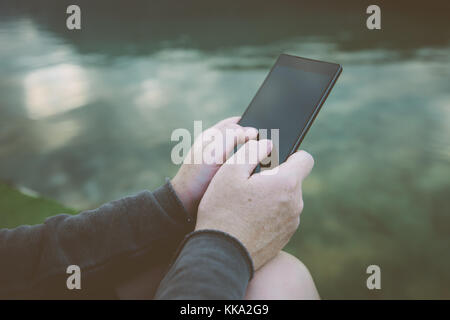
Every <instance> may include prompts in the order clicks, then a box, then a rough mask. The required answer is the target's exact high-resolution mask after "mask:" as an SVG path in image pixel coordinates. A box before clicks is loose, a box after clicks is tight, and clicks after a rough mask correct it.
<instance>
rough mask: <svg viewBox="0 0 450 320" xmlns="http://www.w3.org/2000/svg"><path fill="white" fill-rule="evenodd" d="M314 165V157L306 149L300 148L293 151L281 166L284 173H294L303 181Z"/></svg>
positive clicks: (280, 168)
mask: <svg viewBox="0 0 450 320" xmlns="http://www.w3.org/2000/svg"><path fill="white" fill-rule="evenodd" d="M313 167H314V158H313V157H312V156H311V155H310V154H309V153H308V152H306V151H303V150H300V151H297V152H295V153H293V154H292V155H291V156H290V157H289V158H288V159H287V160H286V161H285V162H284V163H282V164H281V165H280V167H279V170H280V172H281V173H282V174H286V175H294V176H297V177H299V178H300V181H303V179H305V178H306V177H307V176H308V175H309V173H310V172H311V170H312V168H313Z"/></svg>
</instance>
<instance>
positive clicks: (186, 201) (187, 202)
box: [171, 176, 197, 216]
mask: <svg viewBox="0 0 450 320" xmlns="http://www.w3.org/2000/svg"><path fill="white" fill-rule="evenodd" d="M171 183H172V187H173V189H174V191H175V193H176V195H177V197H178V198H179V199H180V201H181V203H182V204H183V206H184V208H185V209H186V211H187V212H188V213H189V214H190V215H191V216H193V215H194V214H195V212H196V208H197V204H196V200H195V199H194V197H193V195H192V192H191V191H190V189H189V187H188V186H187V185H186V184H185V183H183V181H181V179H179V178H178V176H175V177H174V178H173V179H172V181H171Z"/></svg>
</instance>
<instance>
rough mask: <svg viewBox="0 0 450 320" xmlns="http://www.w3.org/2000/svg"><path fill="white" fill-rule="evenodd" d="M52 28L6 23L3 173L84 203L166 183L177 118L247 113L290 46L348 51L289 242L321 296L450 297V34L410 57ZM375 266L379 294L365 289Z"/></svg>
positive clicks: (327, 45) (313, 146)
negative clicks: (133, 50) (131, 50)
mask: <svg viewBox="0 0 450 320" xmlns="http://www.w3.org/2000/svg"><path fill="white" fill-rule="evenodd" d="M42 25H46V23H42V24H40V23H36V22H34V20H30V19H27V18H21V19H15V20H13V21H5V22H2V23H0V43H2V44H5V43H8V44H11V45H9V46H3V45H2V46H1V47H0V69H1V71H2V73H1V77H0V97H1V102H0V103H1V105H0V145H1V148H0V163H1V166H0V178H1V179H6V180H10V181H13V182H15V183H17V184H18V185H24V186H27V187H29V188H32V189H35V190H37V191H39V192H40V193H42V194H44V195H45V196H48V197H51V198H54V199H57V200H59V201H61V202H63V203H65V204H67V205H69V206H73V207H75V208H80V209H81V208H88V207H94V206H96V205H98V204H101V203H103V202H105V201H109V200H111V199H114V198H118V197H122V196H123V195H126V194H130V193H134V192H136V191H139V190H141V189H151V188H154V187H156V186H157V185H159V184H160V183H161V182H162V181H163V178H164V177H165V176H172V175H173V174H174V173H175V172H176V167H175V166H174V165H172V164H171V163H170V161H169V159H170V158H169V157H170V150H171V147H172V146H173V144H172V143H171V142H170V135H171V132H172V130H173V129H175V128H179V127H184V128H188V129H189V130H191V131H192V130H193V121H194V120H203V121H204V126H208V125H211V124H213V123H214V122H216V121H217V120H219V119H222V118H224V117H227V116H231V115H240V114H242V112H243V110H244V109H245V107H246V106H247V105H248V103H249V102H250V100H251V98H252V97H253V95H254V94H255V92H256V90H257V88H258V87H259V85H260V84H261V82H262V81H263V79H264V77H265V76H266V74H267V72H268V69H269V68H270V66H271V65H272V64H273V62H274V59H275V57H276V55H277V54H278V53H280V52H286V53H290V54H294V55H301V56H306V57H314V58H317V59H324V60H330V61H338V62H339V63H342V64H343V66H344V72H343V74H342V76H341V78H340V79H339V81H338V83H337V85H336V87H335V89H334V90H333V92H332V94H331V96H330V97H329V99H328V100H327V102H326V104H325V106H324V108H323V110H322V111H321V113H320V116H319V117H318V118H317V120H316V122H315V124H314V126H313V127H312V129H311V130H310V132H309V134H308V136H307V138H306V139H305V141H304V143H303V144H302V148H304V149H306V150H308V151H310V152H311V153H312V154H313V155H314V156H315V159H316V166H315V169H314V171H313V174H312V175H311V176H310V178H309V179H308V180H307V181H306V182H305V204H306V208H305V213H304V215H303V216H302V227H301V228H302V232H300V233H298V234H297V235H296V237H295V239H294V240H293V241H292V242H291V245H290V247H289V250H290V251H291V252H293V253H294V254H296V255H298V256H300V257H301V258H302V259H303V260H304V261H305V262H306V264H307V265H308V266H309V268H310V269H311V271H312V273H313V275H314V276H315V277H316V280H317V282H318V286H319V289H320V291H321V292H322V295H323V296H324V297H334V298H345V297H359V298H360V297H369V298H373V297H379V296H383V297H396V298H401V297H416V298H423V297H450V294H449V291H448V286H449V285H450V276H449V275H448V270H449V269H450V261H449V259H448V258H447V257H448V249H449V248H448V243H450V241H449V238H448V237H449V234H450V229H449V227H448V226H449V225H450V218H449V216H448V214H446V213H445V212H444V211H445V210H444V208H446V207H448V205H449V203H448V194H449V193H450V185H449V180H448V177H449V176H450V141H449V140H448V137H449V134H450V126H449V123H450V119H449V118H450V110H449V107H450V93H449V92H450V90H449V87H448V78H449V76H450V71H449V68H448V63H449V53H450V47H448V45H447V46H440V47H436V48H433V47H430V48H414V49H413V50H410V51H408V54H406V55H405V51H403V50H401V49H398V50H397V48H394V49H392V48H389V47H388V48H386V47H385V48H367V46H365V45H361V44H360V43H359V44H358V45H361V48H359V47H358V48H359V49H360V50H354V49H355V48H354V47H352V48H351V49H352V50H345V48H343V47H342V45H338V44H337V43H336V42H333V41H328V40H324V39H323V38H318V37H312V36H309V35H303V36H302V35H299V34H291V33H289V34H288V36H286V37H280V38H277V37H276V36H274V35H269V36H268V37H267V39H270V41H267V40H264V39H262V40H264V41H262V40H260V41H255V43H253V44H252V45H248V44H246V45H243V44H241V43H239V42H238V43H235V42H233V41H234V40H233V41H231V40H229V41H230V42H231V43H232V45H229V46H227V47H225V48H223V50H203V47H204V46H208V45H209V43H206V44H205V43H202V44H200V45H198V47H196V46H195V45H194V46H191V47H184V46H175V47H170V46H168V47H162V48H159V47H158V46H155V45H154V44H148V45H149V46H152V48H151V50H150V49H148V48H147V47H146V46H144V48H141V47H139V50H138V51H139V54H135V55H134V54H130V55H127V54H123V52H122V51H120V52H119V53H118V52H115V51H114V50H112V49H111V48H110V47H109V44H110V43H111V42H110V41H107V40H105V42H102V41H101V40H99V41H98V43H96V45H94V46H88V47H89V48H88V49H86V47H85V46H86V43H89V41H88V40H91V39H87V40H86V39H85V40H86V41H85V40H74V41H73V42H72V41H68V39H67V38H68V37H69V36H68V35H66V34H58V33H56V34H58V36H55V32H51V31H48V30H46V29H43V28H42ZM50 29H51V28H50ZM194 29H195V28H194ZM187 32H188V33H190V34H195V32H196V31H195V30H187ZM161 37H162V36H161ZM242 37H243V38H240V39H241V40H240V41H241V42H245V41H244V40H245V36H242ZM99 39H100V38H99ZM77 41H80V42H81V43H79V42H77ZM133 41H134V42H136V41H135V40H133ZM113 42H114V41H113ZM124 42H125V43H126V42H127V41H125V40H124ZM150 42H152V41H149V43H150ZM250 42H251V41H250ZM116 45H117V46H120V45H121V43H118V44H116ZM124 46H125V45H124ZM211 46H212V47H214V45H211ZM355 46H356V45H355ZM344 47H345V46H344ZM408 48H409V45H408ZM97 49H98V50H97ZM147 49H148V50H147ZM80 51H81V52H83V53H80ZM97 51H98V52H101V54H99V53H97ZM110 51H114V54H111V55H109V54H103V53H104V52H108V53H109V52H110ZM372 263H376V264H379V265H380V266H381V268H382V270H383V277H384V278H383V279H384V280H383V286H384V288H387V289H386V290H385V291H383V292H382V293H380V294H379V295H376V294H373V293H371V292H367V290H366V289H365V287H364V284H365V276H366V275H365V274H364V270H365V267H366V266H367V265H369V264H372ZM399 270H400V271H399Z"/></svg>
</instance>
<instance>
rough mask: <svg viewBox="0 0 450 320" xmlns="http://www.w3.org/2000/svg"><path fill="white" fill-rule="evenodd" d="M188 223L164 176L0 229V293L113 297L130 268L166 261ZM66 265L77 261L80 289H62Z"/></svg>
mask: <svg viewBox="0 0 450 320" xmlns="http://www.w3.org/2000/svg"><path fill="white" fill-rule="evenodd" d="M194 225H195V221H194V217H191V216H189V215H188V213H187V212H186V211H185V210H184V208H183V205H182V204H181V202H180V200H179V199H178V198H177V196H176V194H175V191H174V190H173V188H172V186H171V184H170V182H169V181H167V182H166V184H164V185H163V186H162V187H160V188H158V189H157V190H155V191H154V192H149V191H144V192H141V193H139V194H137V195H135V196H130V197H126V198H123V199H120V200H117V201H112V202H110V203H107V204H105V205H103V206H101V207H100V208H98V209H95V210H90V211H85V212H82V213H80V214H77V215H66V214H61V215H57V216H54V217H50V218H48V219H47V220H46V221H45V222H44V223H43V224H39V225H34V226H20V227H17V228H15V229H0V298H58V299H59V298H83V299H85V298H112V296H111V295H114V287H115V285H116V284H117V283H118V282H119V281H121V280H123V279H126V277H127V276H132V274H130V273H134V272H137V270H138V269H139V268H149V267H151V266H152V264H156V263H158V264H160V263H161V262H163V261H167V263H168V262H169V261H170V258H171V256H172V254H173V252H174V251H175V250H176V248H177V247H178V246H179V244H180V242H181V241H182V240H183V238H184V236H185V235H186V234H187V233H189V232H190V231H192V230H193V228H194ZM69 265H77V266H79V268H80V271H81V272H80V273H81V289H80V290H69V289H68V288H67V285H66V280H67V278H68V277H69V276H70V274H67V273H66V271H67V267H68V266H69Z"/></svg>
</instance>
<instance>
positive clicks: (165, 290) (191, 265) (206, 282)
mask: <svg viewBox="0 0 450 320" xmlns="http://www.w3.org/2000/svg"><path fill="white" fill-rule="evenodd" d="M252 276H253V264H252V260H251V258H250V255H249V254H248V252H247V250H246V249H245V247H244V246H243V245H242V244H241V242H240V241H239V240H237V239H236V238H234V237H233V236H231V235H229V234H227V233H224V232H221V231H217V230H200V231H196V232H193V233H191V234H189V235H188V236H186V238H185V240H184V241H183V243H182V245H181V246H180V248H179V250H178V255H177V256H176V259H175V262H174V263H173V264H172V266H171V268H170V269H169V271H168V273H167V274H166V276H165V278H164V279H163V280H162V281H161V283H160V285H159V288H158V291H157V292H156V295H155V299H189V300H190V299H194V300H196V299H202V300H203V299H217V300H218V299H220V300H223V299H243V298H244V295H245V292H246V289H247V285H248V282H249V281H250V279H251V277H252Z"/></svg>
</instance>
